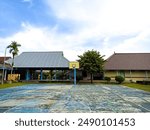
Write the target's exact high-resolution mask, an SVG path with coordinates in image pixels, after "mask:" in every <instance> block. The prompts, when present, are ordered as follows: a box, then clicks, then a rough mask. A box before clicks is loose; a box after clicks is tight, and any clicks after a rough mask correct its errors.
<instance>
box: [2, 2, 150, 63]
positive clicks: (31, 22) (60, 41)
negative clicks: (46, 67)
mask: <svg viewBox="0 0 150 130" xmlns="http://www.w3.org/2000/svg"><path fill="white" fill-rule="evenodd" d="M149 12H150V1H149V0H0V56H4V52H5V48H6V47H7V46H8V45H9V44H10V43H11V42H12V41H17V42H18V43H19V44H21V47H20V48H19V54H20V53H22V52H25V51H27V52H30V51H63V52H64V56H65V57H66V58H67V59H68V60H70V61H75V60H77V59H78V55H82V54H83V53H84V52H86V51H88V50H92V49H93V50H97V51H99V52H100V54H101V55H105V58H108V57H109V56H111V55H112V54H113V53H114V52H115V53H149V52H150V13H149ZM6 55H7V56H8V55H10V54H9V52H8V50H7V53H6Z"/></svg>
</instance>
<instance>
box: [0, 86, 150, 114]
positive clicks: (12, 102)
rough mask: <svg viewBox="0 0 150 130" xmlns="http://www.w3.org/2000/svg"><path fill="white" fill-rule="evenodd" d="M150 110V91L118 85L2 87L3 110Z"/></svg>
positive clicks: (62, 111)
mask: <svg viewBox="0 0 150 130" xmlns="http://www.w3.org/2000/svg"><path fill="white" fill-rule="evenodd" d="M3 112H4V113H80V112H82V113H86V112H87V113H93V112H94V113H95V112H96V113H118V112H119V113H141V112H150V92H145V91H142V90H137V89H132V88H128V87H125V86H119V85H77V86H76V87H75V86H73V85H51V84H32V85H25V86H20V87H13V88H7V89H1V90H0V113H3Z"/></svg>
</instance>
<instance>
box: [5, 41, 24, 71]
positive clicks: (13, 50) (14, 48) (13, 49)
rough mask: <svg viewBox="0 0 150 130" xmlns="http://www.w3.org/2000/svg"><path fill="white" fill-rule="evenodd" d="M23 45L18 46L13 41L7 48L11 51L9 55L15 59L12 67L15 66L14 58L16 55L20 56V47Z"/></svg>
mask: <svg viewBox="0 0 150 130" xmlns="http://www.w3.org/2000/svg"><path fill="white" fill-rule="evenodd" d="M20 46H21V45H20V44H18V43H17V42H16V41H12V42H11V44H10V45H8V46H7V48H8V49H9V53H11V54H12V57H13V61H12V67H13V66H14V57H15V56H16V55H18V52H19V49H18V47H20ZM11 73H12V71H11Z"/></svg>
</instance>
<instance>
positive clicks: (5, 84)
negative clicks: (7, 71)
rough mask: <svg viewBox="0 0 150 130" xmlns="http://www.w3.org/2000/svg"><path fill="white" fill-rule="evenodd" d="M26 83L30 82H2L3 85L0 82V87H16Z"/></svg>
mask: <svg viewBox="0 0 150 130" xmlns="http://www.w3.org/2000/svg"><path fill="white" fill-rule="evenodd" d="M26 84H30V83H20V82H19V83H4V84H3V85H2V84H0V89H4V88H10V87H17V86H22V85H26Z"/></svg>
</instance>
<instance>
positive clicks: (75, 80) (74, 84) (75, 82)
mask: <svg viewBox="0 0 150 130" xmlns="http://www.w3.org/2000/svg"><path fill="white" fill-rule="evenodd" d="M73 69H74V85H76V67H74V68H73Z"/></svg>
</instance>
